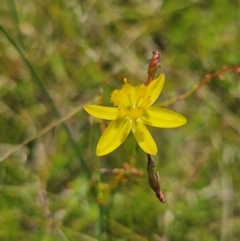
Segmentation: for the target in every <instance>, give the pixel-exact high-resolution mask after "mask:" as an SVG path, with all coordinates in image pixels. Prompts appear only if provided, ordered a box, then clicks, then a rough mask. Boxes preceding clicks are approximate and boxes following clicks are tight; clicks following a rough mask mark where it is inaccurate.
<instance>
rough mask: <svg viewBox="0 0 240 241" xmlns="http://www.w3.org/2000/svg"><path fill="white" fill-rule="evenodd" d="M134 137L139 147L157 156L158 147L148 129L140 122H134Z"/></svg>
mask: <svg viewBox="0 0 240 241" xmlns="http://www.w3.org/2000/svg"><path fill="white" fill-rule="evenodd" d="M132 131H133V135H134V137H135V138H136V140H137V142H138V145H139V146H140V147H141V148H142V149H143V150H144V151H145V152H146V153H148V154H151V155H156V154H157V151H158V149H157V145H156V143H155V141H154V140H153V138H152V135H151V134H150V132H149V131H148V129H147V127H146V126H145V125H144V124H143V123H142V122H140V121H134V122H133V127H132Z"/></svg>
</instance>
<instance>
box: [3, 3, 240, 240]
mask: <svg viewBox="0 0 240 241" xmlns="http://www.w3.org/2000/svg"><path fill="white" fill-rule="evenodd" d="M0 24H1V29H0V30H1V31H0V63H1V64H0V87H1V88H0V96H1V100H0V158H1V162H0V212H1V215H0V240H2V241H7V240H9V241H10V240H16V241H21V240H24V241H25V240H32V241H38V240H48V241H51V240H54V241H55V240H64V241H65V240H83V241H84V240H85V241H93V240H106V241H112V240H119V241H126V240H134V241H143V240H153V241H167V240H168V241H169V240H174V241H179V240H189V241H192V240H196V241H197V240H204V241H215V240H216V241H217V240H221V241H225V240H233V241H237V240H239V237H240V229H239V227H240V201H239V200H240V185H239V183H240V175H239V172H240V158H239V157H240V148H239V146H240V117H239V116H240V108H239V106H240V76H239V75H238V74H237V73H235V72H230V73H226V74H223V75H221V76H219V77H216V78H214V79H212V80H211V82H209V83H208V84H206V85H204V87H203V88H201V89H200V90H199V91H198V92H197V93H196V94H194V95H192V96H191V97H189V98H187V99H185V100H184V101H177V102H175V103H174V104H173V105H171V106H169V107H168V108H170V109H172V110H174V111H176V112H179V113H181V114H183V115H184V116H185V117H186V118H187V119H188V123H187V124H186V125H185V126H183V127H181V128H177V129H150V131H151V132H152V133H153V135H154V138H155V140H156V141H157V145H158V148H159V153H158V155H157V156H156V157H154V161H155V162H156V165H157V168H158V170H159V171H160V175H161V178H162V189H163V191H164V192H165V196H166V200H167V202H166V203H165V204H161V203H160V202H159V200H158V199H157V198H156V197H155V194H154V192H153V191H152V190H151V189H150V187H149V186H148V183H147V174H146V164H147V157H146V154H144V153H143V152H142V150H140V149H139V148H137V146H136V142H135V140H134V138H133V137H132V136H131V135H130V136H129V138H128V139H127V140H126V141H125V142H124V144H123V145H122V146H120V147H119V148H118V149H117V150H116V151H114V152H113V153H111V154H109V155H107V156H104V157H101V158H99V157H96V154H95V148H96V144H97V142H98V140H99V137H100V135H101V132H102V131H103V129H104V128H105V127H106V126H107V124H108V122H107V121H106V122H105V121H101V120H97V119H94V118H91V117H90V116H89V115H88V114H86V113H85V112H84V111H83V110H82V106H83V105H84V104H85V103H87V102H92V101H94V100H95V101H96V98H98V103H99V104H104V105H110V103H109V96H110V93H111V91H112V90H113V89H114V88H117V87H119V86H120V85H121V83H122V80H123V78H124V77H127V78H128V80H129V82H131V84H134V85H136V84H139V83H145V82H146V80H147V67H148V64H149V60H150V58H151V52H152V50H156V49H158V50H160V51H161V52H162V55H161V64H162V68H161V69H160V71H161V72H164V73H165V75H166V79H167V81H166V83H165V86H164V89H163V92H162V94H161V97H160V98H159V100H158V103H160V102H163V101H165V100H168V99H171V98H173V97H175V96H177V95H179V94H183V93H185V92H187V91H189V90H190V89H192V88H193V87H194V86H195V85H196V84H197V83H198V82H199V81H200V80H201V79H203V78H204V76H205V75H206V74H209V73H213V72H215V71H217V70H219V69H222V68H223V67H233V66H237V65H239V63H240V55H239V53H240V44H239V39H240V2H239V1H237V0H235V1H234V0H231V1H227V0H221V1H214V0H211V1H208V0H204V1H188V0H184V1H183V0H179V1H174V0H169V1H158V0H149V1H146V0H136V1H120V0H119V1H105V0H99V1H95V0H90V1H83V0H82V1H81V0H79V1H77V0H58V1H52V0H45V1H39V0H33V1H23V0H18V1H14V0H3V1H1V7H0ZM24 56H25V57H26V59H24ZM72 111H75V112H76V114H75V115H73V116H71V118H68V117H69V116H68V115H69V113H72ZM60 117H66V118H65V119H66V120H65V121H61V119H59V118H60ZM58 120H60V121H59V123H57V122H56V121H58ZM60 122H61V124H60ZM49 125H50V126H49ZM45 127H49V128H48V129H44V128H45ZM19 144H23V145H22V147H21V148H17V149H16V151H14V149H13V148H15V147H17V146H18V145H19ZM10 153H12V154H11V155H10ZM122 168H124V169H122ZM123 170H125V171H124V172H123Z"/></svg>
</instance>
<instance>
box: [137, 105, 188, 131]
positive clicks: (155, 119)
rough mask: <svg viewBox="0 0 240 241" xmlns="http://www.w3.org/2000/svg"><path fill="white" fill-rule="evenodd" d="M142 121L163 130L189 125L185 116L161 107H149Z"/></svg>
mask: <svg viewBox="0 0 240 241" xmlns="http://www.w3.org/2000/svg"><path fill="white" fill-rule="evenodd" d="M141 119H142V121H143V123H144V124H146V125H149V126H154V127H161V128H174V127H178V126H181V125H184V124H186V123H187V120H186V118H185V117H184V116H182V115H180V114H178V113H176V112H174V111H171V110H168V109H165V108H159V107H149V108H148V109H147V110H146V111H145V113H144V115H143V116H142V117H141Z"/></svg>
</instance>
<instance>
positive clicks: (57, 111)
mask: <svg viewBox="0 0 240 241" xmlns="http://www.w3.org/2000/svg"><path fill="white" fill-rule="evenodd" d="M0 31H1V32H3V34H4V35H5V36H6V38H7V39H8V41H9V42H10V43H11V44H12V46H13V47H14V48H15V49H16V51H17V52H18V54H19V55H20V57H21V58H22V60H23V62H24V63H25V64H26V66H27V67H28V69H29V71H30V72H31V74H32V76H33V79H34V80H35V82H36V84H37V85H38V87H39V88H40V89H41V90H42V92H43V93H44V95H45V96H46V97H47V99H48V101H49V104H50V106H51V108H52V109H53V111H54V113H55V115H56V116H57V117H61V114H60V112H59V110H58V108H57V107H56V105H55V103H54V101H53V99H52V97H51V96H50V94H49V92H48V90H47V88H46V86H45V85H44V83H43V81H42V80H41V78H40V76H39V75H38V73H37V71H36V70H35V69H34V67H33V66H32V64H31V63H30V61H29V60H28V59H27V57H26V55H25V53H24V51H23V49H22V48H20V47H19V46H18V45H17V43H16V42H15V41H14V40H13V39H12V38H11V37H10V35H9V34H8V33H7V31H6V30H5V29H4V28H3V27H2V26H1V25H0ZM61 125H62V126H63V127H64V129H65V131H66V132H67V134H68V137H69V140H70V144H71V145H72V147H73V148H74V150H75V152H76V154H77V156H78V157H79V158H80V162H81V164H82V166H83V168H84V170H85V171H86V174H87V176H88V178H89V179H92V173H91V170H90V169H89V168H88V166H87V164H86V161H85V159H84V158H83V156H82V153H81V151H80V149H79V147H78V145H77V143H76V142H75V140H74V139H73V136H72V134H71V132H70V130H69V128H68V126H67V125H66V123H62V124H61Z"/></svg>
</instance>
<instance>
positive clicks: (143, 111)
mask: <svg viewBox="0 0 240 241" xmlns="http://www.w3.org/2000/svg"><path fill="white" fill-rule="evenodd" d="M164 81H165V76H164V74H160V75H159V76H158V77H157V78H156V79H154V80H153V81H152V82H151V83H150V84H149V85H148V86H146V85H143V84H142V85H139V86H136V87H133V86H132V85H130V84H128V83H127V79H124V84H123V86H122V88H121V89H116V90H114V91H113V92H112V94H111V102H112V103H113V105H114V106H115V107H106V106H98V105H86V106H84V109H85V110H86V111H87V112H88V113H89V114H90V115H92V116H94V117H97V118H100V119H105V120H112V122H111V123H110V124H109V126H108V127H107V128H106V130H105V131H104V133H103V135H102V136H101V138H100V140H99V142H98V145H97V156H103V155H106V154H108V153H110V152H112V151H114V150H115V149H116V148H117V147H119V146H120V145H121V144H122V143H123V142H124V140H125V139H126V138H127V136H128V134H129V132H130V131H131V130H132V132H133V135H134V137H135V139H136V140H137V142H138V144H139V146H140V147H141V148H142V149H143V151H145V152H146V153H148V154H151V155H156V154H157V151H158V149H157V146H156V143H155V141H154V140H153V138H152V136H151V134H150V132H149V131H148V129H147V127H146V126H145V125H149V126H154V127H160V128H174V127H178V126H181V125H183V124H185V123H186V122H187V120H186V118H185V117H183V116H182V115H180V114H178V113H175V112H173V111H170V110H168V109H165V108H160V107H151V105H152V104H153V103H154V102H155V101H156V99H157V98H158V96H159V95H160V93H161V91H162V88H163V84H164Z"/></svg>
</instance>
